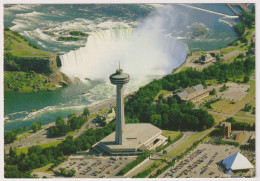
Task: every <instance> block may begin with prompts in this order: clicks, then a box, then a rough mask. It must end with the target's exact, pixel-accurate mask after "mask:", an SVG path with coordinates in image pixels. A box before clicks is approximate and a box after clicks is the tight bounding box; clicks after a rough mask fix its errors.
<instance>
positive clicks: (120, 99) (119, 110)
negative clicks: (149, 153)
mask: <svg viewBox="0 0 260 181" xmlns="http://www.w3.org/2000/svg"><path fill="white" fill-rule="evenodd" d="M116 92H117V94H116V96H117V97H116V138H115V142H116V143H117V144H120V145H121V144H122V143H123V142H124V141H125V136H124V129H125V111H124V96H123V85H117V86H116Z"/></svg>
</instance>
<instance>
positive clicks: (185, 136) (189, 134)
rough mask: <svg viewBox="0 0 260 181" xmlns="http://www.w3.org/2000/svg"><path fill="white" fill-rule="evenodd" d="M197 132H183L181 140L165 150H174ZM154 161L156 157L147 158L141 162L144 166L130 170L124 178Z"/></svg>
mask: <svg viewBox="0 0 260 181" xmlns="http://www.w3.org/2000/svg"><path fill="white" fill-rule="evenodd" d="M195 133H196V132H191V131H188V132H183V136H182V138H181V139H180V140H178V141H177V142H175V143H173V144H172V145H169V146H168V147H167V148H166V149H165V150H166V151H167V152H169V151H171V150H173V149H174V148H176V147H178V146H179V145H180V144H182V143H183V142H185V141H187V140H188V139H189V137H190V136H192V135H193V134H195ZM154 161H156V159H153V158H149V159H147V160H145V162H144V163H141V164H142V166H141V167H136V168H134V169H133V170H131V171H129V172H128V173H127V174H126V175H125V176H124V178H131V177H133V176H134V175H136V174H137V173H138V172H140V171H141V170H142V169H143V168H145V167H147V166H148V165H150V164H152V163H153V162H154Z"/></svg>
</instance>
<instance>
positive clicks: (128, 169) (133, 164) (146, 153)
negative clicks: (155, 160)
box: [117, 151, 150, 176]
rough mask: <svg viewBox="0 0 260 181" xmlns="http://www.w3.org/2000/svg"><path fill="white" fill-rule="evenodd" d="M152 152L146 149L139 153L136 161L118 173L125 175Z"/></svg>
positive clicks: (118, 174)
mask: <svg viewBox="0 0 260 181" xmlns="http://www.w3.org/2000/svg"><path fill="white" fill-rule="evenodd" d="M149 155H150V153H149V152H148V151H144V152H143V153H142V154H141V155H139V156H138V157H137V158H136V159H135V160H134V161H132V162H131V163H129V164H128V165H126V166H125V167H124V168H123V169H122V170H120V171H119V172H118V173H117V176H123V175H125V174H126V173H127V172H129V171H130V170H132V169H133V168H134V167H135V166H137V165H139V164H140V163H141V162H142V161H144V160H145V159H146V158H148V157H149Z"/></svg>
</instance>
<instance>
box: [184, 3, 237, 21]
mask: <svg viewBox="0 0 260 181" xmlns="http://www.w3.org/2000/svg"><path fill="white" fill-rule="evenodd" d="M179 5H181V6H185V7H188V8H192V9H197V10H200V11H205V12H208V13H211V14H216V15H221V16H225V17H227V18H239V16H232V15H228V14H224V13H219V12H216V11H211V10H208V9H203V8H199V7H195V6H190V5H187V4H179Z"/></svg>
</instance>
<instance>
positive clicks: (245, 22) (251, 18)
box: [234, 11, 255, 40]
mask: <svg viewBox="0 0 260 181" xmlns="http://www.w3.org/2000/svg"><path fill="white" fill-rule="evenodd" d="M240 17H241V20H242V21H241V22H240V23H238V24H236V25H234V28H235V31H236V32H237V34H238V39H240V40H244V39H245V38H244V36H243V35H244V33H245V30H246V27H248V28H252V26H253V25H254V24H255V12H254V11H253V13H249V12H245V11H243V12H242V13H241V15H240Z"/></svg>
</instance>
